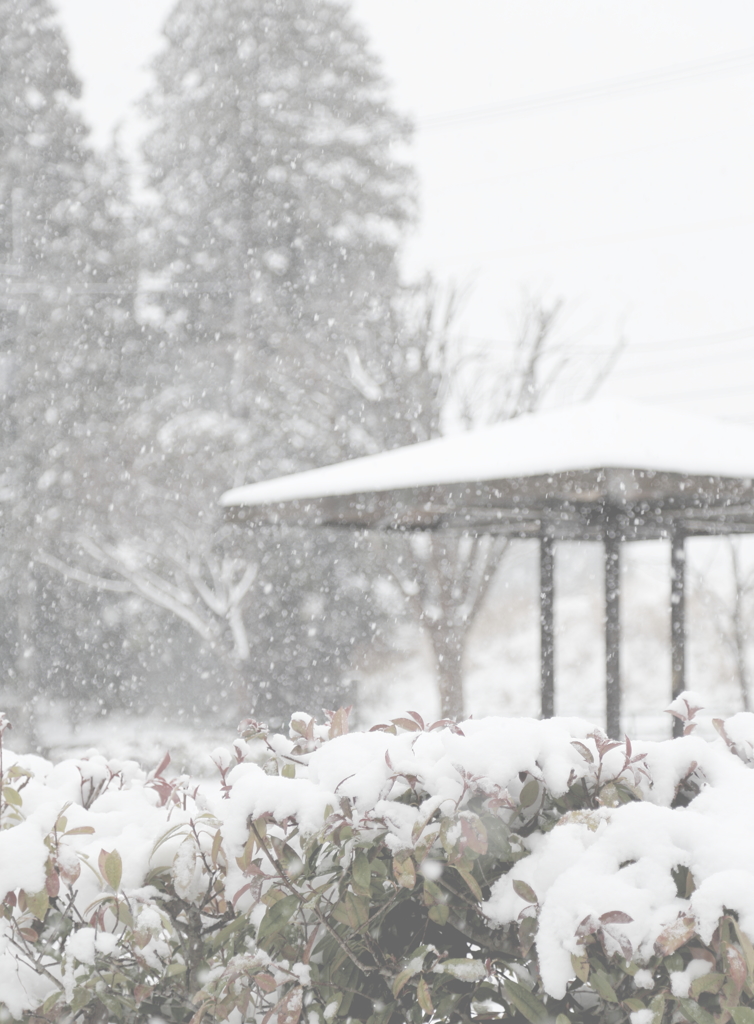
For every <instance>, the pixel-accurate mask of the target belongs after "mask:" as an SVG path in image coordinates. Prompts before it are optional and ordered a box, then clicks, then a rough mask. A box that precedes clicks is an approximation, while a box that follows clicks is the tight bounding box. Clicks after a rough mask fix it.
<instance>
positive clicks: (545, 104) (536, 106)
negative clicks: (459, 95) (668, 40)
mask: <svg viewBox="0 0 754 1024" xmlns="http://www.w3.org/2000/svg"><path fill="white" fill-rule="evenodd" d="M749 66H754V51H752V50H735V51H732V52H731V53H726V54H722V55H721V56H719V57H715V58H712V59H709V58H708V59H705V60H698V61H691V62H690V63H687V64H675V65H671V66H670V67H667V68H658V69H657V70H655V71H650V72H648V73H645V74H641V75H623V76H622V77H620V78H611V79H607V80H605V81H602V82H594V83H592V84H590V85H581V86H575V87H573V88H571V89H561V90H559V91H558V92H551V93H538V94H537V95H535V96H527V97H524V98H523V99H520V100H511V101H509V102H507V103H495V104H492V105H490V106H486V107H476V108H472V109H470V110H458V111H449V112H448V113H445V114H435V115H429V116H428V117H422V118H419V119H418V120H417V126H418V127H419V128H420V129H423V130H425V131H431V130H434V129H437V128H453V127H455V126H456V125H465V124H473V123H478V122H483V121H488V120H494V119H495V118H498V117H510V116H514V115H516V114H528V113H534V112H536V111H539V110H546V109H547V108H549V107H557V106H562V105H564V104H567V103H578V102H584V101H586V100H593V99H601V98H603V97H609V96H620V95H625V94H628V93H632V92H637V91H641V90H642V89H646V88H652V87H662V86H667V85H674V84H676V83H678V82H684V81H690V80H693V79H695V78H700V77H703V76H706V75H712V74H721V73H725V72H730V71H739V70H744V71H745V70H747V69H748V68H749Z"/></svg>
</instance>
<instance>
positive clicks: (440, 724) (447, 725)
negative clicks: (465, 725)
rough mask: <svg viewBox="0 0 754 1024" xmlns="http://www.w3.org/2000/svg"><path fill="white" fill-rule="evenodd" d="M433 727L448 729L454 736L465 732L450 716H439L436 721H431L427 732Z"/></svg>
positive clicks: (462, 734) (463, 734)
mask: <svg viewBox="0 0 754 1024" xmlns="http://www.w3.org/2000/svg"><path fill="white" fill-rule="evenodd" d="M433 729H450V731H451V732H452V733H455V735H456V736H465V735H466V733H465V732H464V731H463V729H461V728H460V726H459V725H458V723H457V722H454V721H453V719H452V718H440V719H439V720H438V721H437V722H433V723H432V725H430V726H429V730H428V731H429V732H432V730H433Z"/></svg>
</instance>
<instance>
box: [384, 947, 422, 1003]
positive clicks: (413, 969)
mask: <svg viewBox="0 0 754 1024" xmlns="http://www.w3.org/2000/svg"><path fill="white" fill-rule="evenodd" d="M428 951H429V947H428V946H419V947H418V948H417V949H415V950H414V951H413V953H411V954H410V956H409V957H408V966H407V967H404V968H403V970H402V971H401V972H400V973H399V974H398V975H397V977H396V979H395V981H394V982H393V995H394V996H397V995H398V993H399V992H400V991H401V989H402V988H403V987H404V986H405V985H406V983H407V982H408V981H410V980H411V979H412V978H413V977H415V975H417V974H421V972H422V970H423V969H424V957H425V956H426V955H427V952H428Z"/></svg>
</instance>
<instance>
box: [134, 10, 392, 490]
mask: <svg viewBox="0 0 754 1024" xmlns="http://www.w3.org/2000/svg"><path fill="white" fill-rule="evenodd" d="M165 34H166V36H167V41H168V45H167V47H166V49H165V50H164V52H163V53H162V54H161V55H160V56H159V58H158V60H157V62H156V65H155V71H156V77H157V89H156V91H155V93H154V96H153V98H152V100H151V103H150V111H151V114H152V117H153V119H154V130H153V131H152V133H151V135H150V137H149V139H148V141H147V145H146V158H147V162H148V166H149V168H150V173H151V184H152V187H153V189H154V192H155V193H156V197H157V202H156V205H155V208H154V217H153V219H152V229H153V238H152V242H153V246H152V260H153V266H154V269H155V270H156V271H157V272H158V275H159V278H160V280H161V281H162V282H163V283H164V284H166V285H167V286H168V288H169V292H170V293H169V294H168V295H167V296H166V297H165V302H164V309H165V315H166V326H167V328H168V329H169V331H170V332H171V333H172V337H173V338H174V339H175V344H176V345H183V344H188V345H191V346H192V358H193V359H194V360H195V361H196V360H198V361H199V363H200V364H201V365H202V366H203V367H204V369H205V370H206V367H207V365H209V366H211V367H213V368H214V371H215V373H216V374H217V373H223V374H224V375H225V376H224V380H223V385H224V387H223V389H222V390H223V394H224V396H225V401H227V403H228V404H229V408H230V411H232V413H233V414H234V415H240V416H242V417H243V418H245V419H248V420H251V421H253V422H257V423H260V424H262V425H263V428H264V430H263V434H262V433H261V432H260V437H259V441H260V447H261V448H264V449H265V452H264V453H263V452H258V454H259V455H260V456H262V457H263V458H265V464H266V466H267V467H268V471H269V470H271V469H274V468H275V467H276V464H277V466H278V467H279V466H281V465H284V464H287V465H290V466H295V465H301V464H306V463H307V462H311V461H314V462H320V463H321V462H322V461H333V460H334V459H337V458H339V457H343V456H345V455H348V454H354V453H358V454H362V453H364V452H365V451H369V450H375V449H376V448H378V447H383V446H384V444H385V443H386V441H387V440H388V439H389V442H390V443H392V444H397V443H401V441H403V440H408V439H409V438H410V428H409V427H408V426H407V424H406V422H405V421H402V420H401V416H400V412H401V408H402V406H401V402H402V401H403V400H404V399H403V398H402V397H401V396H400V394H399V392H400V388H397V387H396V386H395V384H394V381H393V376H394V374H393V366H394V364H395V363H396V362H398V363H400V362H401V360H402V359H403V358H404V356H405V353H404V352H403V351H402V350H401V332H400V329H399V323H398V319H397V315H396V311H395V308H394V305H395V298H396V294H397V290H398V289H397V286H398V280H397V271H396V244H397V242H398V241H399V239H400V234H401V230H402V228H403V226H404V225H405V224H406V223H407V222H408V221H409V219H410V217H411V214H412V200H411V176H410V173H409V171H408V169H407V168H406V167H405V166H404V165H403V164H401V163H400V162H398V161H397V160H396V159H395V158H394V155H393V150H394V147H395V146H396V145H397V144H400V143H401V142H402V141H405V139H406V136H407V126H406V124H405V123H404V122H403V121H402V120H401V119H400V118H399V117H398V116H397V115H396V114H395V112H394V111H393V110H392V108H391V107H390V105H389V104H388V102H387V99H386V94H385V83H384V80H383V78H382V75H381V72H380V69H379V66H378V64H377V62H376V60H375V58H374V57H372V55H371V54H370V52H369V50H368V47H367V44H366V41H365V38H364V36H363V34H362V32H361V30H360V29H359V28H358V27H357V25H356V24H355V23H354V21H353V20H352V18H351V16H350V14H349V12H348V10H347V7H346V6H345V5H344V4H342V3H340V2H336V0H325V2H321V0H218V2H215V3H213V4H207V3H204V2H203V0H179V2H178V3H177V5H176V7H175V9H174V11H173V13H172V15H171V16H170V18H169V20H168V22H167V25H166V29H165ZM402 431H403V434H402V433H401V432H402ZM406 431H408V433H406ZM396 435H397V436H396ZM262 440H264V444H262ZM283 460H287V463H286V462H284V461H283Z"/></svg>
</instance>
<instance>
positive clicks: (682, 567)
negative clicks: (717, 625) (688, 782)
mask: <svg viewBox="0 0 754 1024" xmlns="http://www.w3.org/2000/svg"><path fill="white" fill-rule="evenodd" d="M670 650H671V664H672V673H673V690H672V695H673V700H675V698H676V697H678V696H679V694H681V693H683V691H684V690H685V689H686V549H685V537H684V536H683V534H682V533H680V532H679V533H674V534H673V535H672V536H671V538H670ZM673 735H674V736H682V735H683V722H682V721H681V720H680V719H679V718H675V717H673Z"/></svg>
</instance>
